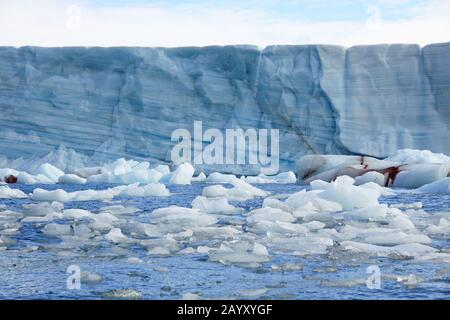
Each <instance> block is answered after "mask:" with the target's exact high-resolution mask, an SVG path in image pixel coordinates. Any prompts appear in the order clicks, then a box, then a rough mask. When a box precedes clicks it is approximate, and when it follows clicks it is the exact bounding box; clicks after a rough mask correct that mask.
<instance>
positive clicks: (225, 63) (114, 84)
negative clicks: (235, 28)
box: [0, 43, 450, 168]
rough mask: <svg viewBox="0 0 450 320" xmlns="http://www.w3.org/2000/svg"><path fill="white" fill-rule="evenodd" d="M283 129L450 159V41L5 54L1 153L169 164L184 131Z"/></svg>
mask: <svg viewBox="0 0 450 320" xmlns="http://www.w3.org/2000/svg"><path fill="white" fill-rule="evenodd" d="M194 120H202V121H203V125H204V128H205V129H206V128H210V127H214V128H235V127H242V128H249V127H258V128H277V129H279V130H280V158H281V159H280V160H281V161H282V165H283V166H284V167H291V168H293V163H294V161H295V160H296V159H297V158H298V157H299V156H300V155H304V154H306V153H337V154H364V155H370V156H375V157H383V156H387V155H389V154H391V153H393V152H395V151H396V150H397V149H403V148H416V149H430V150H432V151H434V152H444V153H447V154H449V153H450V143H449V138H450V134H449V128H450V43H445V44H434V45H429V46H426V47H424V48H421V47H419V46H418V45H401V44H395V45H375V46H355V47H351V48H344V47H340V46H331V45H302V46H269V47H266V48H265V49H262V50H261V49H258V48H256V47H253V46H225V47H219V46H211V47H203V48H198V47H186V48H131V47H130V48H128V47H117V48H97V47H90V48H84V47H65V48H40V47H21V48H13V47H0V148H1V154H3V155H5V156H7V157H9V158H17V157H25V158H26V157H32V156H44V155H45V154H47V153H48V152H50V151H52V150H55V149H56V148H58V147H59V146H61V145H62V146H65V147H67V148H71V149H74V150H76V151H77V152H79V153H81V154H83V155H86V156H88V157H90V159H91V160H92V161H102V160H106V159H113V158H117V157H122V156H126V157H128V158H135V159H150V160H158V161H167V160H169V155H170V150H171V148H172V146H173V145H174V143H173V142H171V141H170V135H171V133H172V131H173V130H175V129H177V128H186V129H189V130H192V126H193V122H194Z"/></svg>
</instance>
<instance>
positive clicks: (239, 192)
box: [227, 179, 269, 200]
mask: <svg viewBox="0 0 450 320" xmlns="http://www.w3.org/2000/svg"><path fill="white" fill-rule="evenodd" d="M231 184H232V185H233V188H231V189H228V192H227V197H229V198H231V199H233V200H249V199H252V198H253V197H267V196H268V195H269V192H267V191H264V190H261V189H259V188H256V187H254V186H252V185H251V184H249V183H247V182H245V181H243V180H240V179H234V180H232V181H231Z"/></svg>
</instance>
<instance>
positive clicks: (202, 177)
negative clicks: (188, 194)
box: [192, 172, 206, 182]
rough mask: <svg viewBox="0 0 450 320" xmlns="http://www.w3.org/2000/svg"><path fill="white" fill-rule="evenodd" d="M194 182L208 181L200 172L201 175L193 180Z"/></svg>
mask: <svg viewBox="0 0 450 320" xmlns="http://www.w3.org/2000/svg"><path fill="white" fill-rule="evenodd" d="M192 181H195V182H203V181H206V175H205V174H204V173H203V172H200V174H199V175H198V176H197V177H193V178H192Z"/></svg>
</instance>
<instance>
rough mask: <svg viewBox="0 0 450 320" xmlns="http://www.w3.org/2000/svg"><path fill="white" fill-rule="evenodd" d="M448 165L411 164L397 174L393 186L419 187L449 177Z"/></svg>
mask: <svg viewBox="0 0 450 320" xmlns="http://www.w3.org/2000/svg"><path fill="white" fill-rule="evenodd" d="M447 171H448V170H447V167H446V166H445V165H439V164H416V165H410V166H408V167H407V168H405V171H401V172H399V173H398V174H397V177H396V178H395V180H394V183H393V187H396V188H419V187H421V186H423V185H426V184H429V183H432V182H434V181H438V180H441V179H444V178H446V177H447Z"/></svg>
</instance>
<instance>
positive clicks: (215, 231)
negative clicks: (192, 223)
mask: <svg viewBox="0 0 450 320" xmlns="http://www.w3.org/2000/svg"><path fill="white" fill-rule="evenodd" d="M240 233H241V232H240V231H239V230H237V229H236V228H234V227H230V226H223V227H214V226H211V227H197V228H195V229H194V231H193V235H194V236H195V238H196V239H205V240H211V239H234V238H236V236H237V235H239V234H240Z"/></svg>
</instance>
